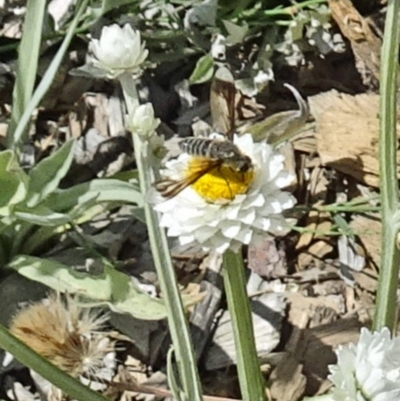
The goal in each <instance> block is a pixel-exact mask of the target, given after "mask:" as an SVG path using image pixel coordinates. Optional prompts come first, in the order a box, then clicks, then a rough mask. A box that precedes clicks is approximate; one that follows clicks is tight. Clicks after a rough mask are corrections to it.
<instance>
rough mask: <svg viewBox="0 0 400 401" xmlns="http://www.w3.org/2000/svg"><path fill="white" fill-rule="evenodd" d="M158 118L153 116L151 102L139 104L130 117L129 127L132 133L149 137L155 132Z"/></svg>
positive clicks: (158, 121)
mask: <svg viewBox="0 0 400 401" xmlns="http://www.w3.org/2000/svg"><path fill="white" fill-rule="evenodd" d="M159 125H160V120H159V119H158V118H155V116H154V109H153V105H152V104H151V103H146V104H141V105H140V106H138V107H137V108H136V109H135V111H134V112H133V116H131V117H130V124H129V128H130V130H131V131H132V132H133V133H134V134H139V135H140V136H142V137H147V138H149V137H150V136H152V135H154V134H155V133H156V129H157V127H158V126H159Z"/></svg>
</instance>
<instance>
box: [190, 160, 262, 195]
mask: <svg viewBox="0 0 400 401" xmlns="http://www.w3.org/2000/svg"><path fill="white" fill-rule="evenodd" d="M208 162H209V161H208ZM206 164H207V160H206V159H204V158H200V157H193V158H192V159H191V160H190V161H189V164H188V167H187V171H186V175H187V177H190V176H192V175H193V174H198V172H199V171H202V170H204V169H205V166H206ZM200 166H201V167H200ZM253 177H254V170H253V169H250V170H248V171H246V172H245V173H241V172H239V171H237V170H235V168H234V167H232V166H230V165H227V164H221V165H220V166H217V167H214V168H212V169H211V170H210V171H208V172H207V173H205V174H203V175H202V176H201V177H200V178H199V179H197V180H196V181H195V182H194V183H193V184H192V185H191V187H192V188H193V189H194V190H195V191H196V192H197V193H198V194H199V195H200V196H201V197H202V198H204V199H206V200H207V201H208V202H217V201H231V200H233V199H234V198H235V196H236V195H239V194H244V193H246V192H247V190H248V189H249V186H250V184H251V183H252V181H253Z"/></svg>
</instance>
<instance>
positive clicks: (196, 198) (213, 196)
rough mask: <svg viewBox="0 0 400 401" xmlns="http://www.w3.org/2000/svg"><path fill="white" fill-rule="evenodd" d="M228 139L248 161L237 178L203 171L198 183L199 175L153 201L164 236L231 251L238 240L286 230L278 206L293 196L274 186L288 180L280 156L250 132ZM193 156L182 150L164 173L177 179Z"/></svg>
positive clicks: (289, 204) (290, 201)
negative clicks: (173, 193) (170, 195)
mask: <svg viewBox="0 0 400 401" xmlns="http://www.w3.org/2000/svg"><path fill="white" fill-rule="evenodd" d="M234 143H235V144H236V145H237V147H238V148H239V149H240V150H241V151H242V152H243V153H244V154H245V155H247V156H249V157H250V158H251V159H252V163H253V165H254V169H253V170H252V171H251V172H247V173H243V177H242V179H241V180H239V181H236V182H234V181H231V180H230V177H228V176H227V175H226V176H225V177H223V176H222V177H221V175H220V176H219V177H218V175H217V176H213V175H212V174H211V173H209V174H207V175H208V176H211V178H210V179H208V178H207V177H204V178H205V180H204V183H200V181H201V180H202V179H199V180H198V181H196V182H195V183H194V184H193V185H192V186H190V187H187V188H185V189H184V190H183V191H181V192H180V193H179V194H177V195H176V196H175V197H173V198H171V199H167V200H163V201H161V202H160V203H158V204H156V205H155V210H157V211H159V212H160V213H161V214H162V217H161V226H163V227H167V229H168V235H169V236H173V237H179V241H180V242H181V244H187V243H190V242H192V241H198V242H199V243H200V244H201V245H202V247H203V248H204V249H205V250H209V249H216V250H217V251H218V252H219V253H223V252H224V251H225V250H226V249H228V248H230V249H232V250H234V251H237V250H238V249H239V248H240V245H241V244H249V243H250V242H255V241H257V240H259V239H261V238H262V237H263V236H265V235H266V233H267V232H268V233H274V234H276V233H280V234H282V233H283V232H284V231H286V230H287V224H286V221H285V219H284V217H283V216H282V211H283V210H285V209H288V208H291V207H292V206H293V205H294V203H295V199H294V198H293V196H292V195H291V194H289V193H288V192H282V191H281V190H280V189H281V188H282V187H285V186H287V185H288V184H289V183H290V182H291V180H292V177H291V176H290V174H289V173H288V172H286V171H284V170H283V156H282V155H280V154H277V153H275V152H274V151H273V149H272V147H271V146H270V145H267V144H266V143H254V142H253V138H252V136H251V135H250V134H245V135H242V136H241V137H238V136H235V138H234ZM193 160H194V158H193V157H192V156H190V155H188V154H186V153H182V154H181V155H180V156H179V158H178V159H176V160H172V161H169V162H168V163H167V165H166V167H167V169H166V170H165V171H163V174H164V176H167V177H170V178H172V179H179V178H182V177H183V176H184V175H185V173H187V171H188V168H189V167H190V163H191V161H193ZM222 168H223V167H220V170H221V169H222ZM227 169H228V170H229V168H227ZM231 174H232V173H231ZM202 178H203V177H202ZM212 179H213V180H214V181H210V180H212ZM207 180H208V181H207ZM207 191H208V192H207ZM229 194H231V195H229ZM205 195H206V196H205ZM230 196H231V199H228V198H229V197H230ZM218 197H219V198H218Z"/></svg>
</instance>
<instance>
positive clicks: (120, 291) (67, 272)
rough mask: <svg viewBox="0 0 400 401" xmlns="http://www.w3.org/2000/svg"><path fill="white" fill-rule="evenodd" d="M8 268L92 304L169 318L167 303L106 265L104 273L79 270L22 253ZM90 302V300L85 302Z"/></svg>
mask: <svg viewBox="0 0 400 401" xmlns="http://www.w3.org/2000/svg"><path fill="white" fill-rule="evenodd" d="M8 267H10V268H12V269H14V270H16V271H18V272H19V273H20V274H21V275H23V276H24V277H27V278H29V279H31V280H34V281H38V282H40V283H43V284H45V285H47V286H48V287H50V288H52V289H54V290H56V291H61V292H65V291H67V292H68V293H71V294H79V295H81V296H83V297H85V298H88V299H90V300H92V302H90V303H89V304H90V305H91V306H99V305H108V306H109V307H110V308H111V309H112V310H114V311H116V312H119V313H129V314H130V315H132V316H133V317H135V318H137V319H143V320H159V319H164V318H165V317H166V309H165V306H164V303H163V302H162V301H161V300H159V299H155V298H152V297H150V295H148V294H146V293H143V292H141V291H140V290H139V289H138V288H136V287H135V285H134V284H133V282H132V280H131V278H130V277H129V276H127V275H126V274H124V273H121V272H119V271H117V270H115V269H113V268H111V267H107V266H105V268H104V272H103V274H101V275H98V276H94V275H90V274H87V273H82V272H77V271H74V270H73V269H71V268H70V267H69V266H66V265H64V264H62V263H59V262H56V261H53V260H48V259H41V258H37V257H33V256H26V255H19V256H17V257H16V258H14V259H13V260H12V261H11V263H10V264H9V265H8ZM85 303H86V302H85Z"/></svg>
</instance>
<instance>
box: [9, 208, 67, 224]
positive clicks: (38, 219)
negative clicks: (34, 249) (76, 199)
mask: <svg viewBox="0 0 400 401" xmlns="http://www.w3.org/2000/svg"><path fill="white" fill-rule="evenodd" d="M13 214H14V216H15V217H16V218H18V219H20V220H23V221H25V222H27V223H30V224H36V225H38V226H49V227H54V226H59V225H61V224H66V223H68V222H69V221H71V218H70V216H69V215H67V214H62V213H56V212H54V211H53V210H51V209H50V208H48V207H46V206H43V205H38V206H36V207H34V208H28V207H18V208H17V209H15V210H14V212H13Z"/></svg>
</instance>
